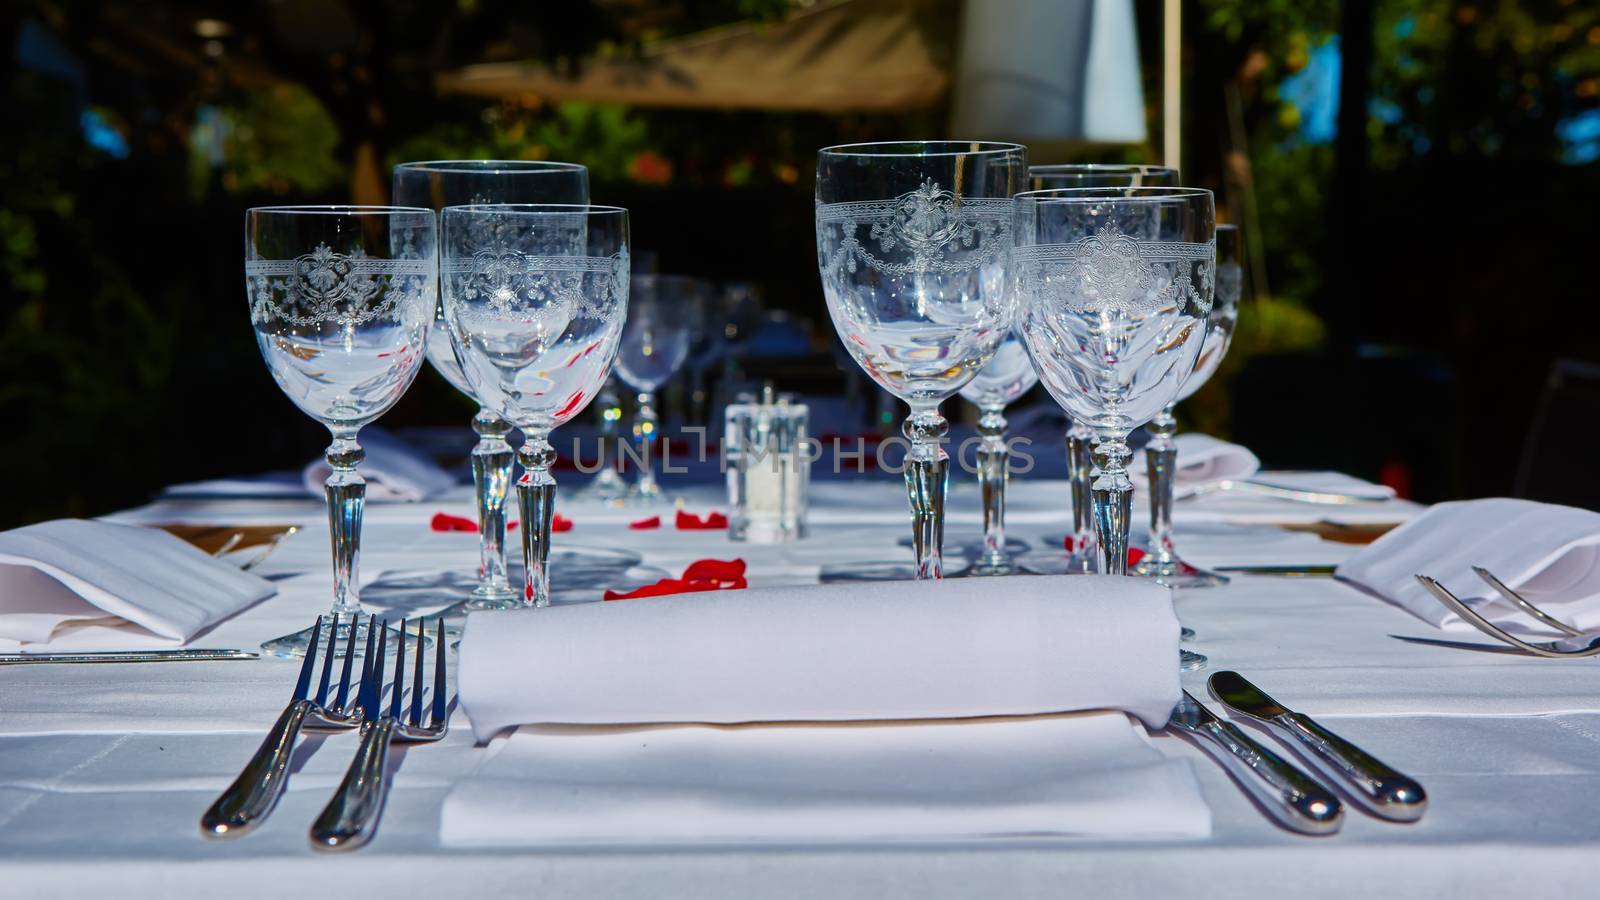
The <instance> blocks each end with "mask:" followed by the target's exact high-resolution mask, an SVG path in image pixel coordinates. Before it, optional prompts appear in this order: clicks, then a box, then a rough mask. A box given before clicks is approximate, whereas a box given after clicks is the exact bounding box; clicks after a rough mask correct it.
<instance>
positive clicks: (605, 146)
mask: <svg viewBox="0 0 1600 900" xmlns="http://www.w3.org/2000/svg"><path fill="white" fill-rule="evenodd" d="M476 118H477V120H478V121H476V122H472V121H470V120H469V121H459V120H457V121H443V122H440V123H438V124H436V125H434V126H433V127H432V128H430V129H429V130H427V131H425V132H423V133H421V134H418V135H414V136H412V137H410V138H407V139H405V140H403V141H401V142H400V143H399V144H397V145H396V146H395V147H394V149H393V150H391V151H390V152H389V154H388V161H387V166H386V168H389V167H393V166H394V165H396V164H398V163H402V162H406V161H407V160H416V159H558V160H574V159H576V160H582V161H583V163H584V165H587V166H588V167H589V175H590V178H591V179H593V180H595V181H621V180H624V179H626V178H627V177H628V173H629V169H630V167H631V166H632V165H633V164H634V161H635V159H636V157H637V156H638V155H639V154H640V153H641V152H643V151H644V150H645V149H646V148H647V147H648V146H649V143H650V142H649V125H648V123H647V122H646V120H645V118H644V117H643V116H641V115H639V114H638V113H635V112H633V111H632V110H630V109H628V108H627V107H624V106H618V105H616V104H605V103H578V102H568V103H558V104H554V105H551V106H547V107H540V108H535V109H524V108H515V107H503V106H491V107H488V108H486V109H484V110H482V112H481V113H479V114H478V116H477V117H476Z"/></svg>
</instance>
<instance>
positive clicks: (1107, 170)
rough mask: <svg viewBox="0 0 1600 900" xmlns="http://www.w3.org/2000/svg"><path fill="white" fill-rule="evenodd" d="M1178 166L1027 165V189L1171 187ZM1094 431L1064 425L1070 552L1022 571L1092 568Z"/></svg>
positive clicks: (1083, 425) (1071, 571) (1070, 572)
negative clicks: (1068, 486)
mask: <svg viewBox="0 0 1600 900" xmlns="http://www.w3.org/2000/svg"><path fill="white" fill-rule="evenodd" d="M1177 183H1178V170H1177V169H1170V168H1167V167H1166V166H1146V165H1123V164H1114V163H1113V164H1103V163H1062V164H1056V165H1039V166H1029V167H1028V187H1029V190H1036V191H1037V190H1048V189H1051V188H1082V187H1171V186H1174V185H1176V184H1177ZM1093 442H1094V433H1093V432H1092V431H1090V430H1089V425H1088V423H1086V422H1084V421H1083V420H1082V419H1078V418H1076V417H1074V418H1073V420H1072V426H1071V427H1070V428H1068V429H1067V482H1068V484H1070V485H1071V486H1072V532H1073V533H1072V550H1071V551H1070V552H1068V554H1067V556H1066V557H1065V558H1060V557H1055V558H1050V557H1044V558H1038V559H1030V560H1028V561H1027V562H1025V563H1024V564H1023V567H1024V569H1025V570H1027V571H1029V572H1033V573H1035V574H1040V575H1084V574H1089V573H1092V572H1094V571H1095V570H1096V568H1097V564H1096V561H1095V555H1096V551H1095V536H1094V517H1093V516H1092V515H1091V513H1090V511H1091V509H1092V508H1093V505H1094V500H1093V498H1092V496H1091V494H1090V488H1089V480H1090V479H1089V472H1090V471H1091V470H1092V469H1093V468H1094V459H1093V455H1092V452H1091V449H1090V448H1091V446H1092V444H1093Z"/></svg>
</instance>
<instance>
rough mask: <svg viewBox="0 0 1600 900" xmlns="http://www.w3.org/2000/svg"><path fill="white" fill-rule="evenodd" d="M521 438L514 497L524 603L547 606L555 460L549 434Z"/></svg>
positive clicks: (553, 509) (526, 431) (554, 497)
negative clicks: (519, 512)
mask: <svg viewBox="0 0 1600 900" xmlns="http://www.w3.org/2000/svg"><path fill="white" fill-rule="evenodd" d="M523 434H524V436H525V440H524V441H523V442H522V449H521V450H519V451H517V460H518V461H519V462H521V463H522V478H521V479H519V480H518V481H517V500H518V502H519V503H520V505H521V507H522V557H523V561H524V564H523V571H524V573H525V574H524V582H523V591H522V602H523V605H524V606H549V605H550V522H551V519H552V518H553V517H554V515H555V509H556V480H555V478H553V477H552V476H551V475H550V466H551V465H553V464H554V463H555V461H556V448H554V447H552V446H550V440H549V434H548V433H547V432H543V431H529V430H527V429H524V430H523Z"/></svg>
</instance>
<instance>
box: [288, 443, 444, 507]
mask: <svg viewBox="0 0 1600 900" xmlns="http://www.w3.org/2000/svg"><path fill="white" fill-rule="evenodd" d="M360 442H361V449H363V450H365V451H366V452H367V458H366V459H364V460H362V462H361V465H360V467H359V471H360V472H361V477H362V478H365V479H366V480H367V499H368V500H379V501H382V500H398V501H403V502H407V503H415V502H417V501H419V500H426V499H428V498H429V497H432V496H434V495H436V494H439V493H442V492H443V491H446V490H449V489H450V488H451V487H453V486H454V485H455V483H456V480H455V478H454V477H453V476H451V474H450V473H449V472H446V471H445V470H444V469H441V468H439V466H438V464H436V463H435V462H434V461H433V460H431V459H429V458H428V457H427V456H425V455H424V454H422V453H418V452H417V451H416V450H415V449H413V448H411V447H410V446H408V445H407V444H406V443H405V442H404V441H401V440H400V439H399V438H396V437H394V436H393V435H391V434H389V433H388V432H386V431H384V430H383V429H381V428H376V427H373V426H368V427H366V428H363V429H361V437H360ZM332 471H333V470H332V469H331V468H330V467H329V466H328V463H327V461H325V460H323V459H322V458H320V457H319V458H317V459H316V460H313V461H312V462H311V464H310V465H307V466H306V468H305V472H304V473H303V480H304V482H305V487H306V490H308V491H310V492H311V493H312V494H313V495H315V496H318V497H321V496H322V494H323V485H324V483H325V482H326V481H327V480H328V475H329V474H331V473H332Z"/></svg>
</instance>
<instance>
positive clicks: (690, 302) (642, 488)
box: [617, 275, 704, 505]
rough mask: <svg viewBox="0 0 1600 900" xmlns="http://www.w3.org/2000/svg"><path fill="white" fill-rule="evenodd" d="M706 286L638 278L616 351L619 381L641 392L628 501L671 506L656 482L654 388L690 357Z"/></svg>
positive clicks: (680, 278)
mask: <svg viewBox="0 0 1600 900" xmlns="http://www.w3.org/2000/svg"><path fill="white" fill-rule="evenodd" d="M703 288H704V282H702V281H700V280H698V279H694V278H687V277H685V276H681V275H639V276H637V277H636V278H635V279H634V285H633V302H632V304H631V308H630V309H629V311H628V324H627V327H626V328H624V329H623V331H622V347H621V349H620V350H618V352H617V377H618V378H621V379H622V381H623V383H625V384H626V385H628V387H631V388H633V390H634V391H636V392H637V394H638V396H637V403H638V407H637V409H635V411H634V414H633V441H634V447H635V452H634V454H633V462H634V465H636V466H638V468H639V479H638V481H636V482H635V483H634V486H633V489H632V490H631V491H630V492H629V493H628V500H627V502H630V503H639V504H642V505H651V504H660V503H667V502H670V501H669V500H668V498H667V496H666V495H665V494H663V493H662V491H661V485H660V484H659V483H657V482H656V473H655V459H654V455H655V441H656V439H657V438H659V437H660V435H661V419H660V417H659V416H658V415H657V414H656V390H657V389H658V388H660V387H661V386H662V385H663V384H666V383H667V381H669V380H670V379H671V378H672V376H673V375H676V374H677V372H678V370H679V369H681V368H683V363H684V361H685V360H686V359H688V358H689V343H690V341H691V340H692V339H693V337H694V332H695V329H696V328H698V327H700V324H699V323H700V317H701V315H702V304H703V302H704V296H703Z"/></svg>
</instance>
